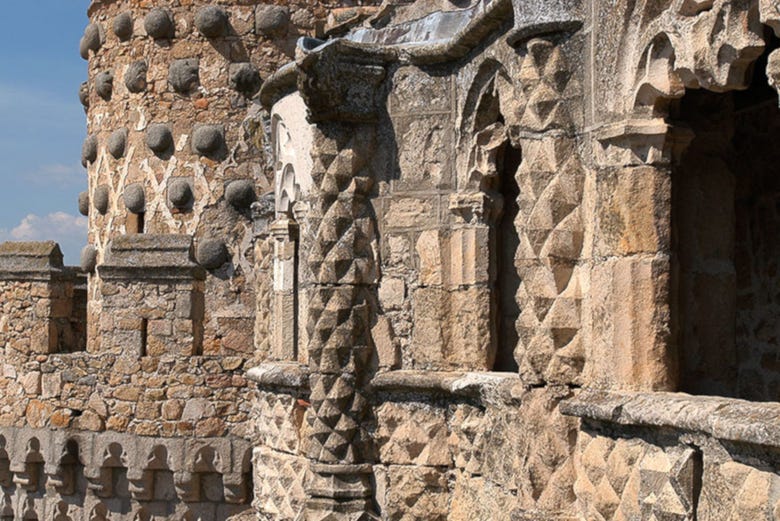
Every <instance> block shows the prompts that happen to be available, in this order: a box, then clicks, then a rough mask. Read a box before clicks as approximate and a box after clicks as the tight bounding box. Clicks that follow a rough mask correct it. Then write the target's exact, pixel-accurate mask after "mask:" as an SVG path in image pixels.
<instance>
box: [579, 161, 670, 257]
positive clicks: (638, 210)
mask: <svg viewBox="0 0 780 521" xmlns="http://www.w3.org/2000/svg"><path fill="white" fill-rule="evenodd" d="M671 192H672V181H671V174H670V172H669V171H668V169H659V168H653V167H637V168H626V169H621V170H606V171H602V172H599V173H598V174H597V175H596V193H597V194H598V195H597V197H598V202H597V204H596V212H597V215H596V219H597V222H596V236H595V245H594V247H595V254H596V255H597V256H612V255H632V254H637V253H656V252H668V251H669V249H670V247H671V243H670V241H671V209H672V193H671Z"/></svg>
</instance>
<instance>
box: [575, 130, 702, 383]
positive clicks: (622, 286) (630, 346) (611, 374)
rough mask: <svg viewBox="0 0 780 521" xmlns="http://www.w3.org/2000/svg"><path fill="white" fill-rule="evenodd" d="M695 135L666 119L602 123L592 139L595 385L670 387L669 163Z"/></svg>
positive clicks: (673, 378)
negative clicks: (666, 121)
mask: <svg viewBox="0 0 780 521" xmlns="http://www.w3.org/2000/svg"><path fill="white" fill-rule="evenodd" d="M690 137H691V136H690V135H688V134H686V133H684V132H682V131H681V130H677V129H672V128H671V127H669V125H667V124H666V123H665V122H664V121H663V120H641V121H630V122H624V123H621V124H617V125H614V126H611V127H607V128H605V129H602V131H601V133H600V134H599V135H598V136H596V140H595V142H594V152H595V154H594V159H595V160H596V162H597V166H596V171H595V174H594V175H595V181H594V182H595V193H596V194H597V195H596V197H597V200H596V201H595V210H594V212H595V215H594V220H595V228H596V229H595V233H594V237H595V238H594V244H593V255H592V266H591V271H590V282H589V286H590V288H586V289H585V293H586V294H588V295H589V302H588V306H589V307H590V311H591V312H590V317H591V319H590V323H589V324H588V330H589V331H588V332H589V335H588V337H589V339H590V343H589V348H590V353H589V356H588V357H587V359H588V364H589V366H588V367H587V368H586V373H587V375H588V381H589V382H591V385H593V386H595V387H607V388H612V389H625V390H647V391H671V390H675V388H676V386H677V378H678V374H677V373H678V360H677V358H678V355H677V353H676V350H675V346H674V344H673V342H672V339H671V313H670V306H669V304H670V289H671V286H670V284H671V283H670V271H671V264H670V254H671V229H670V225H669V223H670V220H671V202H672V201H671V164H672V160H673V158H674V157H678V156H679V150H680V149H681V148H684V147H685V146H686V145H687V143H688V142H689V141H690Z"/></svg>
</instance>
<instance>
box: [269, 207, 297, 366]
mask: <svg viewBox="0 0 780 521" xmlns="http://www.w3.org/2000/svg"><path fill="white" fill-rule="evenodd" d="M271 236H272V237H273V243H274V253H273V255H274V296H273V307H274V311H273V314H274V318H275V319H274V332H273V335H274V340H273V349H272V358H274V359H275V360H288V361H292V360H295V359H296V358H297V352H298V326H297V324H298V312H297V311H298V310H297V308H298V303H297V293H298V273H297V272H298V269H297V268H298V267H297V258H298V255H297V250H298V246H297V244H298V223H296V222H295V220H294V219H290V218H288V217H281V218H279V219H277V220H276V221H275V222H274V223H273V224H272V225H271Z"/></svg>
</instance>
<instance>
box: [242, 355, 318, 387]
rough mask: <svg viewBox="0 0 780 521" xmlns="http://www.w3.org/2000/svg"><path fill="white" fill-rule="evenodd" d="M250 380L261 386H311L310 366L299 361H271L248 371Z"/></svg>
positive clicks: (247, 375) (247, 374)
mask: <svg viewBox="0 0 780 521" xmlns="http://www.w3.org/2000/svg"><path fill="white" fill-rule="evenodd" d="M246 377H247V379H248V380H250V381H252V382H255V383H256V384H257V385H258V386H259V387H285V388H290V389H304V390H308V388H309V368H308V367H306V366H305V365H303V364H299V363H297V362H270V363H266V364H261V365H258V366H257V367H253V368H252V369H250V370H248V371H247V372H246Z"/></svg>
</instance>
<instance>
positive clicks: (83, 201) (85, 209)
mask: <svg viewBox="0 0 780 521" xmlns="http://www.w3.org/2000/svg"><path fill="white" fill-rule="evenodd" d="M79 213H80V214H81V215H89V192H80V193H79Z"/></svg>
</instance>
